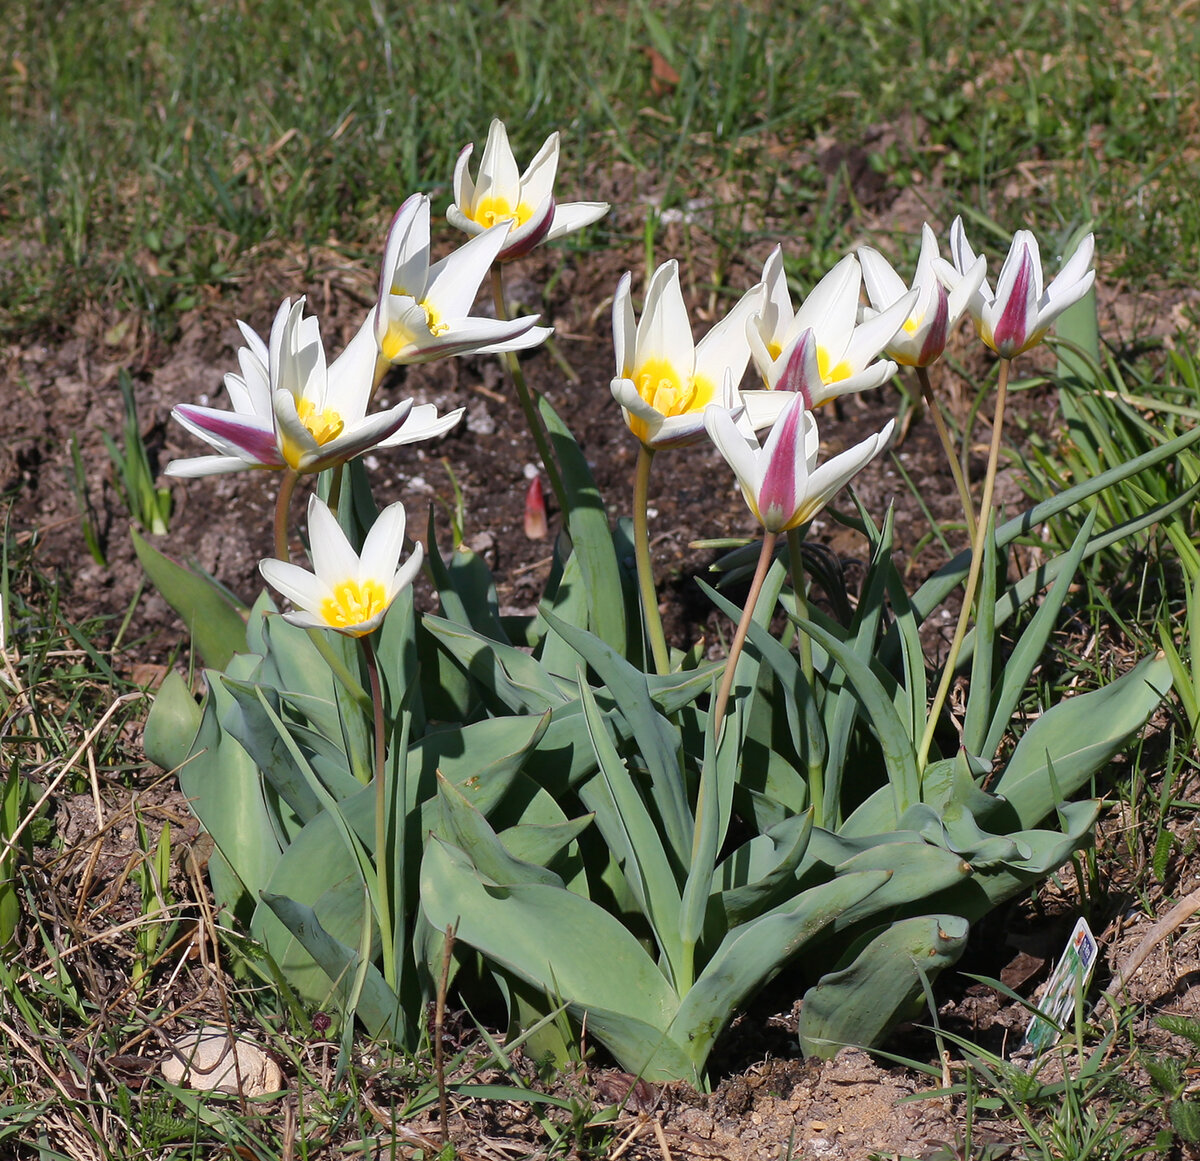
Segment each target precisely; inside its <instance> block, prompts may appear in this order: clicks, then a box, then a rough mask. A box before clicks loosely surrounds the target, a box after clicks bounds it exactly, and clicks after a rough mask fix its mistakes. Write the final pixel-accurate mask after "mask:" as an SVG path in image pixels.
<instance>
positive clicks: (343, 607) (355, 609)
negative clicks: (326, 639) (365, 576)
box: [321, 580, 387, 636]
mask: <svg viewBox="0 0 1200 1161" xmlns="http://www.w3.org/2000/svg"><path fill="white" fill-rule="evenodd" d="M385 608H387V589H386V588H385V587H384V586H383V585H382V584H380V582H379V581H377V580H365V581H357V580H346V581H343V582H342V583H341V584H339V585H334V586H333V595H332V596H331V597H328V598H326V599H325V600H324V601H322V602H321V616H322V617H323V618H324V619H325V621H326V622H327V623H328V624H329V626H330V628H333V629H342V630H345V629H346V628H347V627H348V626H351V625H362V624H365V623H366V622H368V621H370V620H371V619H372V618H373V617H376V616H378V615H379V614H380V613H382V612H383V610H384V609H385ZM355 635H356V636H357V634H355Z"/></svg>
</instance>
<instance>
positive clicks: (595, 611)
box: [538, 396, 632, 656]
mask: <svg viewBox="0 0 1200 1161" xmlns="http://www.w3.org/2000/svg"><path fill="white" fill-rule="evenodd" d="M538 409H539V411H540V412H541V416H542V421H543V422H544V423H545V424H546V431H547V433H548V434H549V436H550V444H551V446H552V447H553V449H554V455H555V457H556V458H557V460H558V466H559V469H560V471H561V473H562V482H563V487H564V489H565V490H566V493H567V506H568V509H569V511H567V512H566V513H564V519H565V520H566V524H567V531H568V532H569V533H570V536H571V542H572V544H573V545H574V548H575V553H576V555H577V556H578V558H579V566H580V571H581V572H582V574H583V581H584V586H585V590H586V593H587V595H588V598H589V599H588V610H589V618H588V623H589V625H590V627H591V630H592V632H593V633H595V634H596V636H597V637H599V638H600V640H601V641H603V642H604V643H605V644H606V645H608V646H609V647H610V648H612V649H615V650H616V651H617V652H618V653H620V654H621V655H622V656H626V655H627V654H628V650H629V647H630V643H629V636H630V634H629V629H628V626H627V623H626V595H625V590H626V588H627V587H631V583H632V582H631V581H630V578H629V577H628V576H627V575H625V574H624V573H623V571H622V569H621V564H620V561H619V560H618V559H617V553H616V550H615V548H614V545H613V533H612V529H611V528H610V527H609V523H608V513H607V512H606V511H605V509H604V501H603V499H602V498H601V496H600V489H599V488H597V487H596V481H595V479H594V478H593V477H592V472H591V469H590V468H589V467H588V463H587V458H586V457H585V456H584V454H583V450H582V449H581V448H580V446H579V444H578V443H577V442H576V440H575V437H574V436H573V435H572V434H571V432H570V430H569V429H568V428H567V425H566V424H565V423H564V422H563V421H562V419H561V418H560V416H559V415H558V413H557V412H556V411H555V410H554V408H553V407H551V406H550V404H549V403H548V402H547V401H546V399H545V397H544V396H543V397H541V398H539V399H538Z"/></svg>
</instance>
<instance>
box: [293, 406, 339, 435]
mask: <svg viewBox="0 0 1200 1161" xmlns="http://www.w3.org/2000/svg"><path fill="white" fill-rule="evenodd" d="M296 412H297V414H298V415H299V416H300V422H301V423H302V424H304V426H305V427H307V428H308V433H309V435H311V436H312V437H313V439H315V440H316V441H317V443H318V444H321V445H322V446H323V445H325V444H327V443H328V442H329V441H330V440H331V439H337V437H338V436H339V435H341V434H342V428H344V427H345V426H346V424H345V421H344V420H343V419H342V417H341V416H340V415H339V414H338V413H337V412H336V411H334V410H333V409H332V408H331V407H326V408H325V409H324V410H323V411H318V410H317V405H316V404H315V403H314V402H313V401H312V400H311V399H301V400H300V402H299V403H297V404H296Z"/></svg>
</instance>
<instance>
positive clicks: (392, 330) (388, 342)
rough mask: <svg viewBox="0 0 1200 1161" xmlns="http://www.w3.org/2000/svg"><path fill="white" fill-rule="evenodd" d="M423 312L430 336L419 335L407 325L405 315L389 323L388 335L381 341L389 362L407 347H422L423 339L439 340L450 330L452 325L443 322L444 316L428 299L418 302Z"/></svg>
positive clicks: (383, 352)
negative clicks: (414, 345)
mask: <svg viewBox="0 0 1200 1161" xmlns="http://www.w3.org/2000/svg"><path fill="white" fill-rule="evenodd" d="M417 306H419V307H420V308H421V310H422V312H423V313H424V315H425V325H426V327H428V328H429V335H419V334H417V333H416V332H415V331H414V330H412V329H411V328H410V327H408V326H407V325H406V317H405V315H403V314H402V315H399V316H398V317H396V318H393V319H391V320H390V321H389V322H388V329H387V334H385V335H384V336H383V338H382V340H380V343H379V350H380V352H381V353H382V355H383V357H384V358H385V359H388V360H389V361H390V360H392V359H394V358H396V357H397V356H398V355H399V354H400V352H401V351H403V350H404V348H405V347H408V346H410V345H413V344H416V345H418V346H420V345H421V341H422V339H427V338H428V337H429V336H432V337H433V338H435V339H437V338H440V337H441V336H442V335H444V334H445V333H446V332H447V331H448V330H449V329H450V324H449V323H448V322H443V321H442V316H441V314H440V313H439V311H438V309H437V307H435V306H433V305H432V304H431V303H430V302H429V301H428V299H427V300H426V301H424V302H418V303H417Z"/></svg>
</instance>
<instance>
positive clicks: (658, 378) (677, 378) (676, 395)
mask: <svg viewBox="0 0 1200 1161" xmlns="http://www.w3.org/2000/svg"><path fill="white" fill-rule="evenodd" d="M633 382H634V385H635V386H636V387H637V391H638V394H639V395H640V396H641V397H642V398H643V399H644V400H645V401H646V402H647V403H649V404H650V406H651V407H653V408H654V409H655V411H658V412H659V413H660V414H662V415H663V416H664V417H666V418H667V419H670V418H671V417H672V416H675V415H689V414H691V413H692V412H694V411H703V410H704V408H705V407H706V406H707V405H708V404H709V403H711V402H712V401H713V396H714V394H715V385H714V384H713V383H712V382H711V381H710V380H708V379H705V378H702V377H699V376H689V377H688V378H687V379H686V380H685V379H684V377H683V376H681V375H680V374H679V372H678V371H676V370H675V368H674V367H673V366H672V364H671V362H670V360H669V359H664V358H662V357H661V356H657V357H655V358H651V359H647V360H646V361H645V362H644V363H642V365H641V366H640V367H639V368H638V370H637V372H636V373H635V374H634V376H633ZM635 434H638V433H636V432H635Z"/></svg>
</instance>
